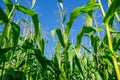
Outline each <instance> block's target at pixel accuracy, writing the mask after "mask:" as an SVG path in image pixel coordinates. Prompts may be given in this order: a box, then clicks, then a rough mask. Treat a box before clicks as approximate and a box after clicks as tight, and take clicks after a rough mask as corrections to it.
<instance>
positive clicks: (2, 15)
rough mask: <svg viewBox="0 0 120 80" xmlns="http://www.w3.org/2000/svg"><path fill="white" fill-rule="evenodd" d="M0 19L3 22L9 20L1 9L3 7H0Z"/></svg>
mask: <svg viewBox="0 0 120 80" xmlns="http://www.w3.org/2000/svg"><path fill="white" fill-rule="evenodd" d="M0 21H1V22H3V23H7V22H9V19H8V18H7V15H6V14H5V12H4V11H3V9H2V8H1V7H0Z"/></svg>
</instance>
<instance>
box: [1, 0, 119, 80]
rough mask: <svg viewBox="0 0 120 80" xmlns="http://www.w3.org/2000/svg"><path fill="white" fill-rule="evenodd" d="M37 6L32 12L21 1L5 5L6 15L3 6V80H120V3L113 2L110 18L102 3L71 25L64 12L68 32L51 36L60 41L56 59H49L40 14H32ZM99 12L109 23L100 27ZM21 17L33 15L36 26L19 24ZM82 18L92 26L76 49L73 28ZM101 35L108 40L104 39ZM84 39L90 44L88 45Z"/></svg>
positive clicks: (78, 11) (94, 0) (92, 0)
mask: <svg viewBox="0 0 120 80" xmlns="http://www.w3.org/2000/svg"><path fill="white" fill-rule="evenodd" d="M32 1H33V2H32V3H33V5H32V6H31V8H27V7H25V6H23V5H21V4H18V0H16V2H14V3H13V2H12V0H3V2H4V4H5V5H6V10H4V9H3V8H2V7H1V6H0V25H2V26H4V29H3V31H2V33H0V80H120V29H119V26H118V25H119V23H117V22H120V0H107V1H108V4H109V6H108V9H107V11H106V12H105V10H104V7H103V5H102V4H101V0H89V1H88V3H86V4H85V5H83V6H80V7H76V8H75V9H74V10H73V11H72V12H71V13H70V16H69V19H68V20H66V18H65V17H66V13H65V12H62V10H60V13H64V14H63V15H60V16H61V24H62V27H61V28H60V27H59V28H55V29H53V30H52V31H51V36H52V37H53V39H55V40H56V43H55V46H54V53H53V54H54V55H53V56H52V58H51V59H48V58H46V56H45V52H46V51H45V46H46V45H47V44H46V43H47V42H46V40H45V39H44V37H43V34H42V30H41V27H40V21H39V19H38V14H37V13H36V12H35V11H33V10H32V7H34V4H35V1H36V0H32ZM58 3H59V4H60V6H59V7H60V8H59V9H63V5H62V0H58ZM98 9H99V10H100V11H101V13H102V14H101V15H102V18H103V19H102V23H101V25H100V26H95V25H94V24H95V23H94V19H93V16H94V15H93V14H94V12H95V11H96V10H98ZM18 12H21V13H24V14H26V15H28V16H29V17H30V19H31V22H29V21H27V20H25V19H22V18H21V19H19V21H18V22H15V21H14V16H15V14H16V13H18ZM82 14H86V24H85V25H84V26H83V27H82V28H81V29H80V30H79V32H78V34H77V36H76V39H75V40H76V41H75V42H76V43H75V44H73V43H72V41H71V38H70V33H71V28H72V25H73V23H74V22H75V20H76V19H77V17H78V16H80V15H82ZM21 23H24V24H26V25H27V26H29V27H30V28H31V29H30V30H29V31H28V33H27V32H26V33H25V31H24V29H21ZM115 23H117V24H118V25H114V24H115ZM26 25H24V26H26ZM21 32H24V33H23V34H21ZM97 33H104V35H103V36H102V37H100V36H99V35H98V34H97ZM28 34H29V35H28ZM84 37H87V38H88V41H89V42H90V44H83V43H82V39H83V38H84ZM48 42H49V41H48ZM87 45H90V47H91V48H87V47H86V46H87Z"/></svg>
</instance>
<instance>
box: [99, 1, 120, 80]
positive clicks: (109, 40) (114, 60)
mask: <svg viewBox="0 0 120 80" xmlns="http://www.w3.org/2000/svg"><path fill="white" fill-rule="evenodd" d="M98 2H99V5H100V9H101V11H102V15H103V17H105V12H104V9H103V7H102V4H101V1H100V0H98ZM105 26H106V31H107V37H108V45H109V49H110V51H111V52H112V54H113V53H114V51H113V46H112V42H111V37H110V29H109V26H108V24H105ZM112 60H113V64H114V67H115V71H116V75H117V78H118V80H120V76H119V75H120V71H119V67H118V64H117V57H116V56H115V55H114V54H113V56H112Z"/></svg>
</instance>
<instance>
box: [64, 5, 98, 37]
mask: <svg viewBox="0 0 120 80" xmlns="http://www.w3.org/2000/svg"><path fill="white" fill-rule="evenodd" d="M98 7H99V5H97V4H92V5H89V4H88V5H85V6H82V7H77V8H75V9H74V10H73V11H72V13H71V14H70V17H69V20H68V22H67V24H66V30H65V35H66V36H65V37H68V34H69V32H70V29H71V26H72V24H73V22H74V21H75V19H76V18H77V17H78V16H79V15H80V14H83V13H86V12H89V11H91V10H95V9H97V8H98Z"/></svg>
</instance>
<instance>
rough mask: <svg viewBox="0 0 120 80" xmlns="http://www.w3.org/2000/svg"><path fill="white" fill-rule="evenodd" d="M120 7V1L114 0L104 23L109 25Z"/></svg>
mask: <svg viewBox="0 0 120 80" xmlns="http://www.w3.org/2000/svg"><path fill="white" fill-rule="evenodd" d="M119 6H120V0H114V1H113V2H112V4H111V5H110V8H109V9H108V11H107V13H106V15H105V18H104V23H105V24H108V23H109V21H110V20H111V18H112V17H113V16H114V13H115V11H116V10H117V9H118V8H119Z"/></svg>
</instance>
